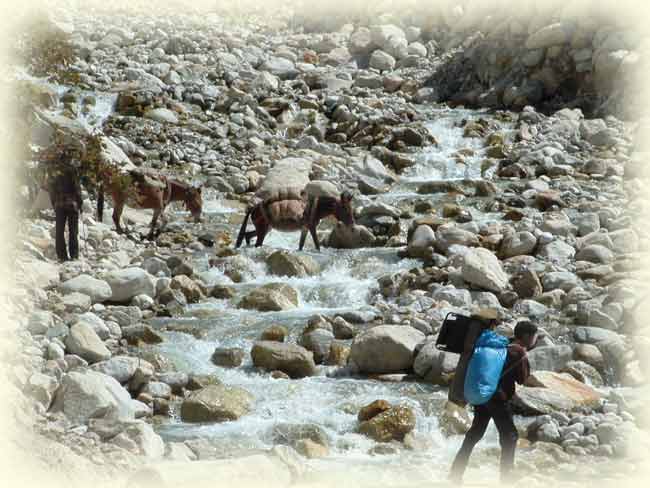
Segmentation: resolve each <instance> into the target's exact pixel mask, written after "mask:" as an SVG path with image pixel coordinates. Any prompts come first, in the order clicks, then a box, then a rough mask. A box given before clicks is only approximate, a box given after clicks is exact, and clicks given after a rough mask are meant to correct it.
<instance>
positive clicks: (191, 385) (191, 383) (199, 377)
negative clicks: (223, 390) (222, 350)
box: [187, 373, 222, 391]
mask: <svg viewBox="0 0 650 488" xmlns="http://www.w3.org/2000/svg"><path fill="white" fill-rule="evenodd" d="M214 385H217V386H220V385H222V383H221V380H219V378H218V377H217V376H216V375H214V374H196V373H193V374H190V375H189V376H188V378H187V389H188V390H191V391H196V390H202V389H204V388H207V387H208V386H214Z"/></svg>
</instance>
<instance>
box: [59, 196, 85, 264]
mask: <svg viewBox="0 0 650 488" xmlns="http://www.w3.org/2000/svg"><path fill="white" fill-rule="evenodd" d="M55 213H56V255H57V257H58V258H59V260H61V261H67V260H68V259H77V258H78V257H79V237H78V236H79V211H78V210H75V209H70V208H65V207H57V208H56V209H55ZM66 224H67V225H68V242H69V250H70V257H69V258H68V252H67V250H66V246H65V226H66Z"/></svg>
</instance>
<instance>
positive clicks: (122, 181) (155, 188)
mask: <svg viewBox="0 0 650 488" xmlns="http://www.w3.org/2000/svg"><path fill="white" fill-rule="evenodd" d="M104 186H106V187H107V188H108V191H109V193H110V194H111V196H112V198H113V222H114V223H115V228H116V229H117V232H118V233H120V234H122V233H123V232H124V229H122V226H121V225H120V219H121V217H122V211H123V210H124V205H125V204H126V203H127V202H128V203H129V206H134V207H136V208H151V209H153V218H152V219H151V228H150V231H149V234H148V235H147V238H148V239H153V238H154V236H155V233H156V224H157V222H158V218H159V217H160V216H161V215H163V214H164V212H165V209H166V208H167V205H169V204H170V203H171V202H176V201H182V202H183V203H185V207H186V208H187V210H189V211H190V213H191V214H192V217H194V221H195V222H199V221H200V219H201V212H202V210H203V199H202V195H201V188H200V187H198V188H197V187H193V186H191V185H188V184H186V183H182V182H180V181H178V180H174V179H172V178H167V177H166V176H163V175H159V174H156V175H152V174H146V175H145V174H144V173H141V172H138V171H131V172H129V173H128V175H125V176H122V177H120V176H115V175H105V176H104V178H103V182H102V184H101V185H100V187H99V194H98V196H97V218H98V220H99V221H100V222H101V221H102V219H103V214H104ZM163 219H164V216H163Z"/></svg>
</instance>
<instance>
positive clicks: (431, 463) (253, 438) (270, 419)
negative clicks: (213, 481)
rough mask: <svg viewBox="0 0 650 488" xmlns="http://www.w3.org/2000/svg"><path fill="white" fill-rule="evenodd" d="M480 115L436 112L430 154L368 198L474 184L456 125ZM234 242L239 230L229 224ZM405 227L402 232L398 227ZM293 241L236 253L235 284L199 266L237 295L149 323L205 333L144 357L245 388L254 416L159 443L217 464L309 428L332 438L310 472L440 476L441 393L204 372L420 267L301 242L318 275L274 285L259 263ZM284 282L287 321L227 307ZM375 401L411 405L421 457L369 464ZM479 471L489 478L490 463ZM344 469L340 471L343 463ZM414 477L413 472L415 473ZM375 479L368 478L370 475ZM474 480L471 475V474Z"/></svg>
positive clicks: (476, 171)
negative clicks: (199, 446)
mask: <svg viewBox="0 0 650 488" xmlns="http://www.w3.org/2000/svg"><path fill="white" fill-rule="evenodd" d="M480 116H484V117H485V116H486V114H485V113H482V112H477V111H468V110H439V111H435V112H434V117H432V120H431V122H430V123H428V125H427V127H428V129H429V130H430V132H431V133H432V134H433V135H434V137H435V138H436V139H437V141H438V145H437V146H431V147H428V148H425V149H424V150H423V151H422V152H421V153H420V154H418V156H417V164H416V165H415V166H413V167H411V168H409V170H407V171H406V172H405V174H404V175H402V177H401V178H400V180H399V181H398V183H397V184H396V185H394V186H393V188H392V190H391V191H390V192H388V193H386V194H383V195H380V196H378V197H376V199H377V201H379V202H383V203H387V204H392V205H396V204H399V202H400V201H401V200H404V199H407V200H408V199H410V200H413V199H416V198H421V199H429V200H433V201H436V200H438V199H443V198H446V194H444V193H441V194H435V195H418V194H417V192H416V188H417V186H418V185H420V184H422V183H425V182H427V181H432V180H437V181H440V180H457V179H463V178H474V179H475V178H480V177H481V161H482V160H483V159H484V156H483V154H484V149H483V147H482V144H481V140H480V139H472V138H465V137H463V128H462V127H459V126H458V122H460V121H461V120H462V119H472V118H477V117H480ZM459 149H471V150H472V154H473V155H470V156H468V157H466V158H465V160H464V163H463V164H459V163H457V162H456V161H455V160H454V159H453V157H452V155H453V154H454V153H456V152H457V151H458V150H459ZM205 211H206V213H207V214H208V218H209V219H211V220H212V221H215V220H217V221H220V222H228V218H229V217H230V216H231V214H232V213H233V212H241V210H238V209H232V208H228V206H227V205H225V204H224V202H221V201H217V200H210V201H206V202H205ZM472 213H473V215H474V218H475V220H479V221H480V220H490V219H492V220H494V219H495V218H496V215H495V216H492V215H490V214H483V213H481V212H479V211H478V210H476V212H475V211H474V210H472ZM228 225H229V230H230V231H231V233H233V234H236V232H237V230H238V225H233V224H228ZM405 225H408V223H406V224H405ZM298 238H299V234H298V233H294V234H286V233H280V232H278V231H272V232H271V233H270V235H269V236H268V238H267V239H266V241H265V243H264V244H265V249H255V248H253V247H245V248H242V250H241V253H240V259H241V257H243V259H244V260H245V261H246V264H247V266H246V267H245V268H246V269H247V271H245V272H244V279H243V280H242V281H241V282H239V283H233V282H232V280H231V279H230V278H228V277H227V276H226V275H225V274H224V273H223V271H222V270H220V269H219V268H210V267H209V265H208V255H203V256H201V257H200V259H199V265H198V267H199V268H200V269H199V274H200V276H201V277H202V279H204V281H206V282H207V283H208V284H217V283H218V284H224V285H228V286H230V287H232V288H234V289H235V290H236V296H235V297H233V298H231V299H223V300H218V299H213V298H210V299H207V300H205V301H203V302H201V303H198V304H194V305H190V306H188V308H187V309H186V313H185V315H184V317H182V318H173V319H154V321H153V324H154V325H156V326H159V327H162V326H164V325H165V324H166V323H168V322H174V323H185V324H186V325H188V326H191V327H192V328H196V329H202V330H203V334H204V335H203V336H202V338H201V339H197V338H196V337H194V336H193V335H190V334H186V333H179V332H168V331H164V332H163V335H164V336H165V339H166V340H165V341H164V342H163V343H162V344H160V345H158V346H150V347H151V349H152V350H154V351H158V352H161V353H163V354H164V355H165V356H167V357H169V358H170V359H171V360H172V361H173V362H174V363H175V365H176V367H177V368H178V370H179V371H184V372H187V373H214V374H216V375H217V376H218V377H219V378H220V380H222V381H223V382H224V383H225V384H227V385H234V386H239V387H243V388H245V389H246V390H248V391H250V392H251V393H253V395H254V396H255V399H256V400H255V407H254V409H253V412H252V413H250V414H249V415H246V416H244V417H242V418H240V419H239V420H237V421H234V422H226V423H212V424H205V425H202V424H188V423H183V422H182V421H180V419H179V418H177V417H176V418H174V419H173V420H172V421H171V422H170V423H165V424H162V425H160V426H158V427H157V429H158V432H159V433H160V434H161V435H162V436H163V437H164V438H166V439H167V440H179V441H180V440H185V439H191V438H204V439H207V440H209V441H210V442H211V443H213V444H214V445H215V446H216V447H217V449H218V450H220V452H222V453H223V455H224V456H228V455H231V454H232V453H233V452H240V451H242V450H250V449H264V448H269V447H271V445H272V440H271V436H270V432H271V430H272V428H273V426H274V425H275V424H277V423H291V424H313V425H318V426H320V427H321V428H322V429H324V430H325V432H326V433H327V435H328V436H329V438H330V443H331V445H330V455H329V456H328V457H327V458H326V459H324V460H318V461H310V463H311V464H312V465H313V466H314V467H316V468H317V469H318V467H320V468H321V469H323V470H326V469H330V468H331V467H332V463H334V464H335V465H337V464H340V463H348V462H350V461H354V465H355V468H356V469H357V470H361V471H363V470H364V469H366V468H367V469H373V470H385V471H382V472H384V473H385V475H386V476H390V474H389V473H391V472H392V471H391V470H394V468H395V466H396V465H398V466H403V467H404V466H408V467H409V469H410V473H411V474H413V473H418V472H420V471H421V472H422V479H423V480H425V479H428V480H430V479H431V477H432V475H433V476H434V477H435V476H436V474H435V473H437V476H440V477H442V476H444V474H445V473H446V470H447V469H448V466H449V463H450V462H451V459H452V456H453V455H454V453H455V451H456V450H457V448H458V447H459V443H460V441H461V437H460V436H454V437H451V438H448V437H445V436H444V435H443V434H442V432H441V431H440V429H439V426H438V416H437V413H438V412H439V411H440V409H441V408H442V405H443V404H444V401H445V399H446V389H442V388H440V387H437V386H433V385H427V384H424V383H417V382H401V383H391V382H382V381H375V380H369V379H359V378H333V377H328V376H326V374H327V372H328V371H329V370H330V369H331V367H327V366H321V367H319V368H320V370H321V374H322V375H321V376H315V377H311V378H305V379H302V380H284V379H271V378H269V376H268V374H263V373H258V372H255V370H254V369H253V367H252V364H251V360H250V358H247V360H246V361H247V362H245V363H244V365H243V366H242V367H240V368H235V369H227V368H221V367H217V366H215V365H213V364H212V362H211V361H210V357H211V355H212V353H213V351H214V349H215V348H216V347H240V348H243V349H244V350H250V348H251V347H252V344H253V342H254V341H255V340H256V339H258V338H259V336H260V334H261V333H262V331H263V330H264V329H265V328H267V327H268V326H269V325H271V324H281V325H284V326H285V327H286V328H287V329H288V330H289V333H290V339H289V340H290V341H291V342H295V341H296V339H297V338H298V336H299V334H300V332H301V331H302V329H303V328H304V326H305V324H306V323H307V320H308V319H309V318H310V317H311V316H313V315H314V314H319V313H320V314H323V315H327V316H333V315H336V314H342V313H345V312H348V311H364V310H371V308H370V307H369V299H370V297H371V296H372V294H373V293H374V292H376V291H377V289H378V285H377V278H378V277H380V276H382V275H385V274H388V273H392V272H396V271H398V270H401V269H411V268H414V267H418V266H421V263H420V262H419V261H418V260H414V259H399V258H398V257H397V252H396V249H395V248H368V249H359V250H352V251H350V250H335V249H329V248H323V250H322V252H320V253H317V252H314V251H313V248H312V247H311V242H308V245H307V247H306V251H305V252H306V253H307V254H309V255H310V256H311V257H313V258H314V259H315V260H316V261H318V263H319V264H320V265H321V272H320V274H319V275H317V276H313V277H306V278H278V277H277V276H273V275H270V274H268V273H267V270H266V265H265V263H264V257H263V256H265V255H268V252H269V248H271V249H287V250H291V251H295V250H296V249H297V247H298ZM278 281H283V282H285V283H287V284H289V285H291V286H292V287H293V288H295V289H296V290H297V291H298V293H299V296H300V305H299V307H298V308H296V309H294V310H290V311H285V312H264V313H261V312H256V311H248V310H241V309H237V308H236V306H235V304H236V303H237V302H238V301H239V300H240V299H241V297H242V296H243V295H244V294H245V293H246V292H248V291H250V290H251V289H252V288H254V287H257V286H259V285H262V284H265V283H270V282H278ZM377 399H385V400H388V401H389V402H391V403H403V404H407V405H409V406H410V407H411V408H413V410H414V411H415V413H416V416H417V426H416V437H417V438H420V439H424V440H425V446H426V447H425V448H423V449H417V450H413V451H409V450H398V451H397V452H396V453H393V454H388V455H372V454H369V450H371V449H372V448H373V446H376V444H375V443H374V441H372V440H370V439H368V438H366V437H364V436H363V435H360V434H357V433H355V429H356V425H357V413H358V411H359V409H360V408H361V407H362V406H364V405H366V404H368V403H370V402H372V401H374V400H377ZM497 445H498V444H497V436H496V430H495V429H494V427H493V426H490V429H489V431H488V434H487V436H486V440H485V441H484V442H483V443H482V446H483V448H486V447H487V448H489V447H495V446H497ZM488 464H490V465H491V467H489V466H486V467H485V468H484V469H488V470H493V469H494V463H488ZM341 465H342V464H341ZM413 470H415V471H413ZM376 474H377V473H376V471H375V475H376ZM477 474H478V473H477Z"/></svg>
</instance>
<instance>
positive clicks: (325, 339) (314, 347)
mask: <svg viewBox="0 0 650 488" xmlns="http://www.w3.org/2000/svg"><path fill="white" fill-rule="evenodd" d="M332 341H334V334H332V332H330V331H329V330H325V329H320V328H317V329H314V330H311V331H305V332H303V333H302V335H301V336H300V340H299V344H300V345H301V346H302V347H304V348H305V349H307V350H308V351H311V352H312V353H313V354H314V362H315V363H316V364H322V363H323V362H325V360H326V359H328V358H329V356H330V349H331V345H332Z"/></svg>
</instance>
